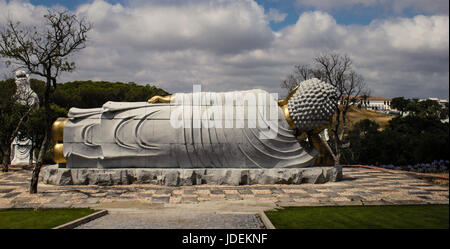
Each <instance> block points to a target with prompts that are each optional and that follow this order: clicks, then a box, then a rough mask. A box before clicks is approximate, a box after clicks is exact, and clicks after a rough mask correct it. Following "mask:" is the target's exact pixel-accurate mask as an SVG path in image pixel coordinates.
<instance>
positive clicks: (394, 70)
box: [0, 0, 449, 98]
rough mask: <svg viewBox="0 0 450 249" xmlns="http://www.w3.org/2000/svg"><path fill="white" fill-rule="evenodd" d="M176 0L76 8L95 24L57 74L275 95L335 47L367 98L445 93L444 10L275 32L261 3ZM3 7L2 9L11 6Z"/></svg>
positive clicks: (318, 22) (305, 21)
mask: <svg viewBox="0 0 450 249" xmlns="http://www.w3.org/2000/svg"><path fill="white" fill-rule="evenodd" d="M177 3H178V2H174V1H172V2H171V3H170V4H169V3H160V2H158V1H152V2H151V3H139V2H133V4H132V5H130V6H127V7H125V6H122V5H119V4H116V5H112V4H109V3H106V2H103V1H95V2H94V3H90V4H86V5H83V6H80V7H79V8H78V10H77V13H78V14H79V15H85V16H87V17H89V19H90V20H91V21H92V22H93V23H94V30H92V33H91V34H90V41H89V43H88V47H87V48H86V49H84V50H82V51H80V52H79V53H78V54H76V55H75V56H74V59H75V61H76V63H77V70H76V71H75V72H74V73H70V74H69V73H66V74H63V75H62V76H61V78H60V79H59V80H60V81H62V82H64V81H68V80H109V81H124V82H128V81H134V82H137V83H140V84H153V85H157V86H159V87H162V88H164V89H166V90H168V91H170V92H172V93H174V92H187V91H191V90H192V84H198V83H201V84H202V87H203V89H204V90H209V91H229V90H244V89H252V88H261V89H265V90H268V91H269V92H279V93H280V94H281V93H282V92H283V90H281V89H280V81H281V80H282V79H283V78H284V77H285V76H286V75H287V74H288V73H290V72H291V71H292V69H293V66H294V65H295V64H307V63H309V64H311V63H312V61H313V58H314V56H316V55H317V54H318V53H320V52H321V51H323V50H334V51H338V52H342V53H347V54H349V55H350V57H351V58H352V59H353V61H354V66H355V68H356V69H357V71H358V72H360V73H361V74H362V75H363V76H364V78H365V79H366V82H367V83H368V85H369V86H370V87H371V89H372V94H373V95H380V96H386V97H394V96H406V97H430V96H435V97H440V98H448V81H449V73H448V66H449V63H448V59H449V56H448V53H449V50H448V48H449V39H448V29H449V27H448V16H416V17H414V18H397V19H389V20H378V21H375V22H373V23H371V24H369V25H363V26H355V25H351V26H346V25H340V24H338V23H336V21H335V19H334V18H333V17H332V16H330V15H329V14H327V13H325V12H321V11H314V12H305V13H302V14H301V16H300V17H299V19H298V21H297V22H296V23H295V24H293V25H290V26H287V27H285V28H284V29H282V30H280V31H278V32H273V31H272V30H270V28H269V22H268V20H269V18H268V16H267V14H264V10H263V9H262V7H260V6H258V5H257V4H256V3H255V2H253V1H250V0H248V1H199V2H197V1H188V2H187V3H186V2H183V3H180V5H177ZM216 3H217V4H216ZM1 4H3V5H1ZM0 6H1V7H4V8H1V9H0V14H3V13H6V12H7V11H8V10H9V11H11V9H12V8H16V6H13V5H11V3H9V4H5V3H2V2H0ZM180 6H181V7H180ZM150 7H151V8H150ZM236 8H238V10H236ZM18 10H19V12H20V15H19V14H17V15H18V16H17V18H19V19H20V18H27V16H36V15H38V13H39V11H37V9H36V8H31V6H25V7H23V6H22V7H20V8H19V9H18ZM14 11H16V10H14ZM14 13H16V12H14Z"/></svg>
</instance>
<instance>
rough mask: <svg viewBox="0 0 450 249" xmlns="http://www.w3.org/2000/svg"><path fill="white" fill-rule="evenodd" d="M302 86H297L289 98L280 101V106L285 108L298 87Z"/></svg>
mask: <svg viewBox="0 0 450 249" xmlns="http://www.w3.org/2000/svg"><path fill="white" fill-rule="evenodd" d="M299 86H300V85H297V86H296V87H295V88H294V89H292V90H291V92H290V93H289V94H288V96H287V97H286V98H285V99H282V100H278V106H284V105H287V103H288V101H289V99H290V98H291V97H292V95H294V93H295V92H296V91H297V89H298V87H299Z"/></svg>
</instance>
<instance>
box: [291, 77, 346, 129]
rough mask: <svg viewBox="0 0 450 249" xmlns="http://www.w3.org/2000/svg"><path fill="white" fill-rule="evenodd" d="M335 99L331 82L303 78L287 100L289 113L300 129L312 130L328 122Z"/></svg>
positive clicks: (334, 91) (335, 93) (334, 89)
mask: <svg viewBox="0 0 450 249" xmlns="http://www.w3.org/2000/svg"><path fill="white" fill-rule="evenodd" d="M337 101H338V100H337V92H336V88H335V87H334V86H332V85H331V84H328V83H325V82H323V81H320V80H319V79H316V78H312V79H309V80H305V81H303V82H301V83H300V85H299V88H298V89H297V91H296V92H295V93H294V95H292V97H291V98H290V99H289V100H288V110H289V115H290V117H291V119H292V121H293V122H294V124H295V126H296V127H297V129H299V130H300V131H309V130H313V129H315V128H318V127H320V126H322V125H324V124H328V123H329V122H330V120H331V117H332V116H333V114H334V112H335V110H336V106H337Z"/></svg>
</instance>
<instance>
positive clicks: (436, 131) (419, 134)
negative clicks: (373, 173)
mask: <svg viewBox="0 0 450 249" xmlns="http://www.w3.org/2000/svg"><path fill="white" fill-rule="evenodd" d="M407 106H408V109H405V110H404V111H406V110H408V111H409V112H410V113H409V114H408V115H407V116H405V117H401V116H400V117H396V118H394V119H392V120H391V121H390V122H389V125H388V126H387V127H386V129H384V130H381V129H380V126H379V125H378V124H377V123H376V122H374V121H371V120H368V119H366V120H362V121H360V122H358V123H356V124H355V125H354V126H353V129H352V130H351V131H350V132H349V134H348V136H347V141H348V142H349V144H350V146H349V147H348V148H347V149H346V150H345V163H346V164H371V165H381V164H394V165H399V166H403V165H413V164H418V163H430V162H432V161H434V160H449V154H448V150H449V123H448V122H442V121H441V119H443V118H448V114H449V113H448V105H446V106H444V107H443V106H441V105H440V104H439V103H437V102H436V101H432V100H427V101H421V102H419V101H411V102H409V103H408V104H407Z"/></svg>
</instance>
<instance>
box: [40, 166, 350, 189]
mask: <svg viewBox="0 0 450 249" xmlns="http://www.w3.org/2000/svg"><path fill="white" fill-rule="evenodd" d="M341 179H342V167H341V166H333V167H308V168H289V169H236V168H235V169H148V168H146V169H130V168H126V169H125V168H124V169H93V168H85V169H81V168H76V169H70V168H59V167H58V165H51V166H48V167H45V168H43V169H42V171H41V174H40V180H41V181H42V182H43V183H45V184H53V185H100V186H109V185H128V184H155V185H164V186H191V185H201V184H210V185H234V186H237V185H254V184H302V183H312V184H318V183H326V182H336V181H340V180H341Z"/></svg>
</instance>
